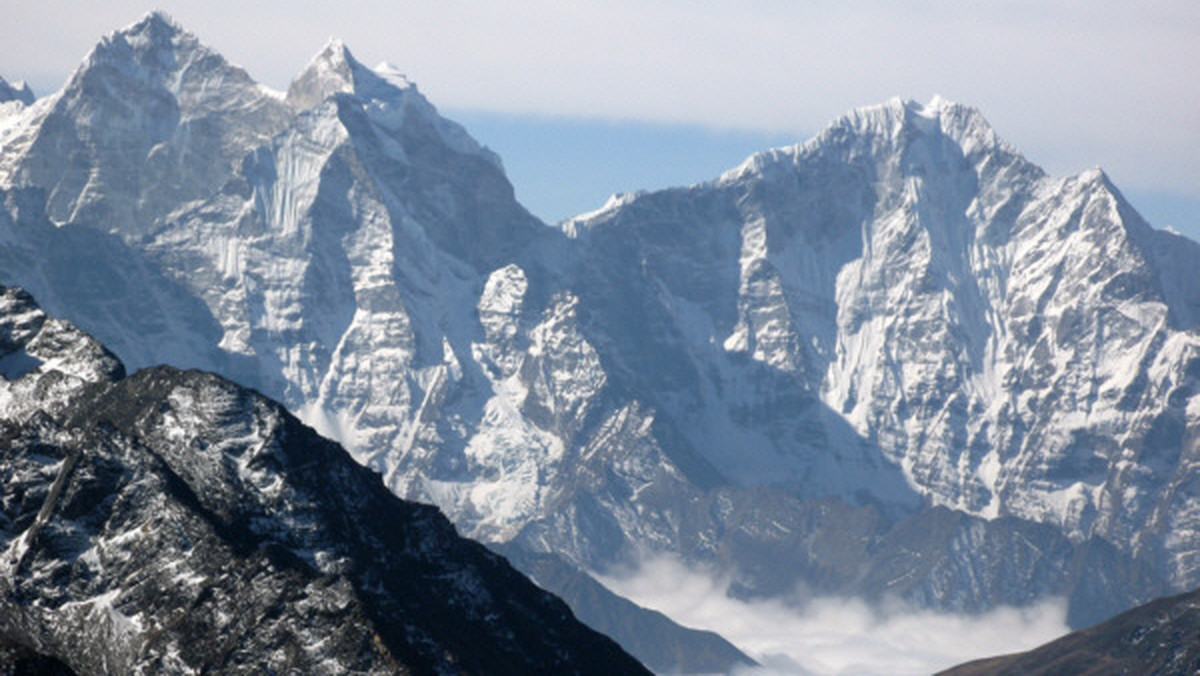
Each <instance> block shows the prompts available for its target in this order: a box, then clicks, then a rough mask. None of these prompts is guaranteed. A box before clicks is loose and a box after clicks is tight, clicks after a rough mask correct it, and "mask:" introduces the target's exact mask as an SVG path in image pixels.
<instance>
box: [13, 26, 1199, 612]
mask: <svg viewBox="0 0 1200 676" xmlns="http://www.w3.org/2000/svg"><path fill="white" fill-rule="evenodd" d="M0 190H2V191H3V203H4V205H5V209H4V210H3V211H2V212H0V219H3V220H2V221H0V273H2V275H3V280H4V281H9V282H14V283H17V282H19V283H21V284H23V285H25V286H27V287H28V288H30V289H32V290H33V291H34V292H35V293H36V294H37V296H38V297H39V299H41V300H42V302H44V303H45V304H46V306H47V307H48V308H50V309H51V310H53V311H54V312H57V313H61V314H62V315H64V316H67V317H69V318H71V319H72V320H73V321H75V322H77V323H78V324H79V325H80V326H82V327H84V328H85V329H87V330H89V331H91V332H93V333H94V334H95V335H97V336H99V337H100V338H101V339H102V340H103V341H104V342H105V343H106V344H107V345H109V347H111V348H112V349H113V350H114V351H116V353H118V354H120V355H122V358H123V359H124V360H125V361H126V362H127V363H129V364H130V365H132V366H134V367H141V366H146V365H151V364H155V363H159V362H168V363H172V364H176V365H179V366H189V367H201V368H204V369H208V370H213V371H216V372H219V373H222V374H224V375H226V376H229V377H232V378H234V379H236V380H239V381H241V382H245V383H247V384H249V385H251V386H253V387H255V388H258V389H259V390H261V391H263V392H264V393H267V394H268V395H270V396H273V397H275V398H278V399H279V400H280V401H282V402H284V403H285V404H286V405H287V406H288V407H289V408H290V409H292V410H293V411H296V412H297V413H298V414H299V415H300V416H301V417H302V418H303V419H304V420H306V421H307V422H309V423H310V424H312V425H314V426H315V427H317V428H318V429H321V430H322V431H324V432H327V433H328V434H330V435H332V436H334V437H336V438H337V439H339V440H341V441H342V442H343V443H344V444H345V445H346V446H347V448H348V449H349V450H350V451H351V452H352V453H353V454H354V455H355V457H356V458H357V459H358V460H359V461H360V462H362V463H364V464H366V465H367V466H369V467H371V468H373V469H375V470H376V471H378V472H380V473H381V474H382V475H383V477H384V481H385V483H386V484H387V485H388V487H389V488H391V489H392V490H393V491H395V492H396V493H398V494H400V495H402V496H406V497H409V498H413V499H417V500H421V501H424V502H430V503H433V504H436V505H438V506H439V507H440V508H441V509H442V510H443V511H444V512H445V513H446V514H447V515H449V516H450V518H451V519H452V520H453V521H454V523H455V524H456V525H457V526H458V528H459V529H460V530H461V531H462V532H463V533H464V534H466V535H468V536H471V537H475V538H478V539H481V540H484V541H487V542H491V543H500V544H503V545H504V546H505V547H506V548H507V549H506V551H511V552H514V554H513V558H514V559H521V558H524V559H526V560H529V561H534V560H542V561H545V560H546V559H541V558H539V557H542V556H543V555H549V556H553V557H559V558H560V559H561V561H563V562H566V563H567V564H569V565H575V566H581V567H584V568H603V567H604V566H606V565H609V564H611V563H613V562H615V561H621V560H625V559H627V558H629V557H634V556H637V555H639V554H641V553H643V552H647V551H649V552H658V553H662V552H667V553H674V554H677V555H679V556H681V557H683V558H685V559H688V560H691V561H696V562H703V563H706V564H716V565H721V566H725V567H727V568H728V569H730V570H731V573H732V574H733V576H734V580H735V589H736V590H737V592H738V593H741V594H745V595H775V594H778V593H782V592H785V591H787V590H791V589H793V588H794V587H795V585H796V584H797V583H802V584H803V585H804V586H805V587H807V588H809V589H812V590H813V591H814V592H815V593H841V594H859V595H865V596H868V597H878V596H882V595H895V596H900V597H902V598H904V599H907V600H909V601H911V602H914V603H917V604H920V605H924V606H931V607H940V608H951V609H959V610H979V609H984V608H989V607H993V606H995V605H998V604H1023V603H1027V602H1030V601H1033V600H1035V599H1038V598H1042V597H1045V596H1048V595H1063V596H1067V597H1069V598H1070V599H1071V608H1072V621H1073V622H1074V623H1075V624H1076V625H1082V624H1086V623H1089V622H1093V621H1097V620H1100V619H1103V618H1104V617H1107V616H1108V615H1111V614H1112V613H1113V612H1116V611H1118V610H1121V609H1124V608H1127V607H1130V606H1131V605H1133V604H1134V603H1137V602H1140V601H1144V600H1146V599H1148V598H1151V597H1153V596H1156V595H1159V594H1161V593H1163V592H1165V591H1168V590H1182V589H1187V588H1192V587H1194V586H1196V585H1197V584H1200V579H1198V578H1200V571H1198V570H1197V568H1196V565H1195V562H1196V561H1197V560H1198V559H1197V553H1198V552H1200V543H1198V542H1197V537H1200V535H1198V533H1200V531H1198V530H1197V528H1196V525H1197V524H1196V518H1197V517H1196V515H1197V514H1200V510H1198V509H1197V507H1198V503H1197V499H1198V497H1200V494H1198V493H1197V491H1196V489H1195V488H1194V486H1195V485H1197V484H1196V481H1195V478H1196V470H1195V457H1196V453H1197V444H1196V434H1195V431H1196V429H1197V424H1196V420H1197V416H1200V400H1198V399H1197V394H1196V393H1197V389H1196V383H1197V378H1200V360H1198V359H1197V341H1198V340H1200V339H1198V333H1197V321H1200V279H1198V277H1197V275H1196V274H1195V270H1197V269H1200V247H1198V246H1197V245H1196V244H1195V243H1194V242H1191V241H1190V240H1187V239H1185V238H1182V237H1179V236H1177V235H1173V234H1170V233H1166V232H1162V231H1157V230H1154V229H1152V228H1151V227H1150V226H1149V225H1148V224H1146V223H1145V222H1144V221H1143V220H1142V219H1141V218H1140V216H1138V214H1137V213H1136V211H1135V210H1134V209H1133V208H1132V207H1131V206H1130V205H1129V204H1128V203H1127V202H1126V201H1125V199H1124V198H1123V197H1122V196H1121V194H1120V192H1119V191H1118V190H1117V189H1116V188H1115V187H1114V186H1113V185H1112V183H1111V181H1109V179H1108V178H1107V176H1105V175H1104V174H1103V173H1102V172H1100V171H1098V170H1094V171H1088V172H1084V173H1082V174H1080V175H1077V176H1072V177H1065V178H1057V177H1050V176H1047V175H1045V173H1044V172H1042V171H1041V170H1040V169H1039V168H1038V167H1036V166H1035V165H1033V164H1031V163H1030V162H1028V161H1027V160H1026V159H1025V158H1023V157H1022V156H1021V155H1020V154H1019V153H1017V152H1016V151H1015V150H1014V149H1013V148H1011V147H1009V146H1008V145H1006V144H1005V143H1004V142H1003V141H1001V140H1000V139H999V138H998V137H997V135H996V134H995V132H994V131H993V130H992V129H991V127H990V126H989V125H988V124H987V122H986V121H985V120H984V118H983V117H982V115H981V114H980V113H979V112H977V111H975V110H973V109H971V108H969V107H966V106H962V105H958V104H953V103H950V102H947V101H943V100H940V99H939V100H935V101H933V102H931V103H929V104H927V105H922V104H917V103H914V102H909V101H902V100H899V99H897V100H893V101H889V102H887V103H885V104H882V105H879V106H874V107H870V108H864V109H861V110H858V111H854V112H852V113H850V114H848V115H846V116H845V117H843V118H841V119H839V120H837V121H835V122H834V123H833V124H832V125H830V127H828V128H827V129H826V130H825V131H824V132H822V133H821V134H820V135H818V136H817V137H815V138H814V139H812V140H810V141H808V142H806V143H804V144H801V145H798V146H795V147H792V148H785V149H779V150H773V151H768V152H765V153H762V154H759V155H756V156H754V157H752V158H751V159H750V160H748V161H747V162H746V163H745V164H744V165H742V166H741V167H739V168H736V169H734V170H732V171H730V172H729V173H727V174H725V175H724V176H721V177H719V178H717V179H716V180H714V181H712V182H709V183H704V184H700V185H697V186H692V187H689V188H678V189H672V190H665V191H659V192H654V193H640V194H636V195H628V196H623V197H621V198H619V199H615V200H613V201H612V202H611V203H610V204H608V205H606V206H605V207H604V208H602V209H601V210H599V211H597V212H594V213H591V214H587V215H584V216H581V217H578V218H576V219H572V220H571V221H568V222H566V223H564V224H562V225H561V226H560V227H550V226H547V225H545V224H542V223H539V222H538V221H536V219H534V218H532V217H531V216H530V215H529V214H528V213H527V212H526V211H525V210H524V209H522V208H521V207H520V205H519V204H517V203H516V201H515V200H514V198H513V193H512V188H511V186H510V185H509V183H508V181H507V179H506V178H505V177H504V174H503V171H502V168H501V165H500V162H499V160H498V159H497V158H496V157H495V155H493V154H492V153H491V152H489V151H487V150H486V149H485V148H482V147H480V146H479V145H478V144H477V143H475V142H474V141H473V140H471V139H470V137H469V136H468V135H467V134H466V132H465V131H463V130H462V128H461V127H459V126H458V125H455V124H454V123H451V122H448V121H446V120H445V119H444V118H442V117H440V116H439V115H438V114H437V112H436V110H435V109H434V108H433V107H432V106H431V105H430V104H429V103H428V102H427V101H426V100H425V99H424V98H423V97H422V96H421V95H420V93H419V92H418V91H417V89H416V87H415V86H414V85H412V84H411V83H410V82H408V81H407V80H406V79H404V78H403V77H402V76H400V75H399V74H398V73H397V72H396V71H395V70H394V69H391V68H383V67H381V68H377V69H370V68H367V67H364V66H363V65H362V64H359V63H358V62H357V61H356V60H355V59H354V58H353V56H352V55H351V54H350V52H349V51H348V50H347V49H346V48H345V46H344V45H341V44H340V43H337V42H331V43H330V44H329V45H327V46H326V47H325V49H323V50H322V51H321V52H320V53H319V54H318V55H317V57H316V58H315V59H314V60H313V61H312V63H311V64H309V66H308V67H307V68H306V69H305V71H304V72H303V73H302V74H301V75H300V76H298V77H297V79H296V80H295V82H294V83H293V85H292V86H291V87H290V88H289V91H288V92H287V93H286V94H284V93H279V92H272V91H269V90H267V89H265V88H264V87H262V86H261V85H258V84H257V83H255V82H254V81H253V80H252V79H251V78H250V77H249V75H247V74H246V73H245V72H244V71H242V70H241V69H239V68H236V67H234V66H232V65H230V64H229V63H228V62H226V61H225V60H224V59H223V58H222V57H221V56H220V55H218V54H216V53H214V52H212V51H211V50H209V49H208V48H206V47H204V46H203V45H202V44H200V43H199V42H198V41H197V40H196V39H195V37H193V36H191V35H190V34H188V33H187V32H186V31H183V30H182V29H180V28H179V27H178V26H176V25H174V24H173V23H171V22H170V21H169V20H167V19H166V18H164V17H163V16H161V15H157V14H155V15H150V16H148V17H147V18H146V19H144V20H143V21H141V22H139V23H137V24H135V25H133V26H131V27H129V28H126V29H124V30H122V31H118V32H116V33H114V34H113V35H111V36H109V37H108V38H106V39H105V40H104V41H102V42H101V43H100V45H98V46H97V47H96V49H95V50H93V52H92V53H91V54H90V55H89V56H88V57H87V59H86V60H85V61H84V63H83V64H82V65H81V66H80V68H79V70H78V71H77V72H76V73H75V74H74V75H73V76H72V78H71V80H70V81H69V82H68V83H67V85H66V86H65V87H64V88H63V89H62V90H61V91H59V92H58V93H56V94H53V95H51V96H49V97H47V98H46V99H43V100H42V101H39V102H37V103H35V104H34V105H32V106H30V107H28V108H27V109H25V110H23V111H22V112H21V113H20V114H19V116H18V117H17V118H16V119H15V121H11V122H6V123H5V125H4V127H3V131H0ZM518 551H519V553H520V555H518ZM526 554H527V555H528V556H525V555H526ZM531 565H532V564H531ZM531 572H532V569H531ZM556 577H558V578H559V579H562V578H563V577H566V576H556Z"/></svg>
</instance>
